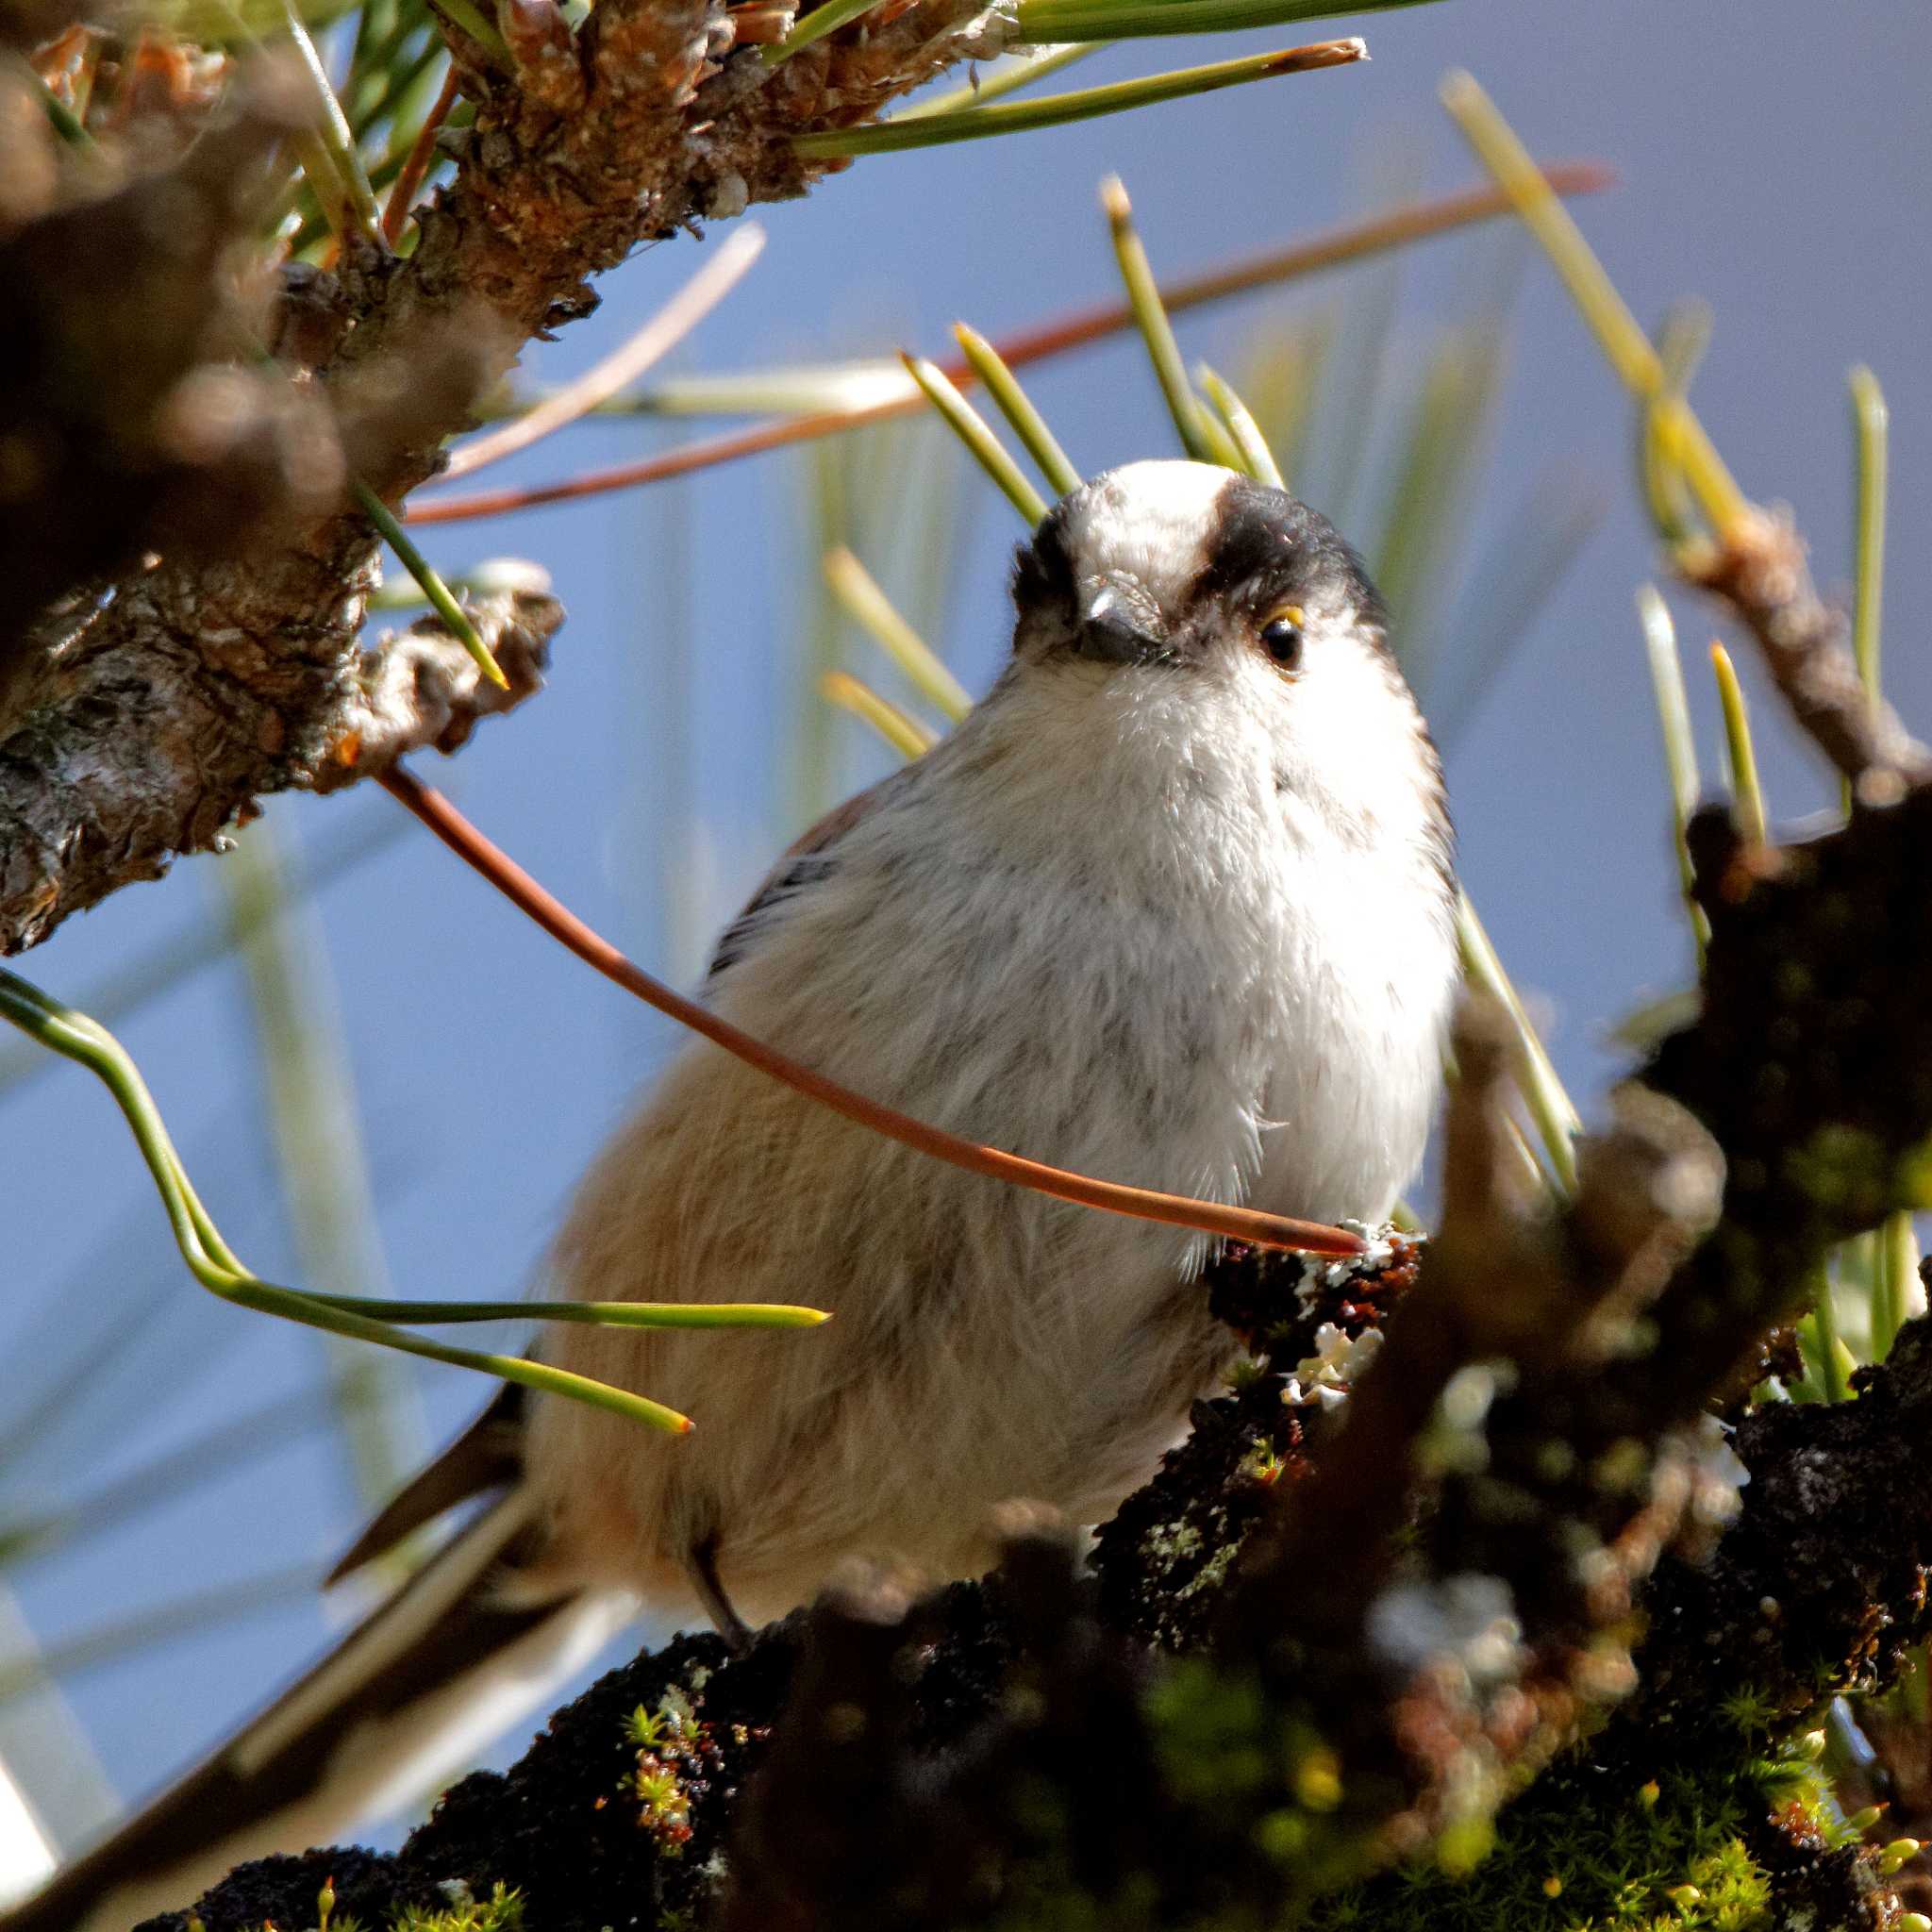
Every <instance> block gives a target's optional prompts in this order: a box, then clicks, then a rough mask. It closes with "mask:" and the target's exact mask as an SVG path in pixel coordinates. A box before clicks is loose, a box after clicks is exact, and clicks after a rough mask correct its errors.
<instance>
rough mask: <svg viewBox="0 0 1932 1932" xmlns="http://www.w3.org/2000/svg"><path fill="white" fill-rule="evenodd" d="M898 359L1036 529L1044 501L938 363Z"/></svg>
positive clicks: (917, 359)
mask: <svg viewBox="0 0 1932 1932" xmlns="http://www.w3.org/2000/svg"><path fill="white" fill-rule="evenodd" d="M900 359H901V360H902V361H903V362H904V363H905V364H906V367H907V370H908V372H909V373H910V375H911V377H912V379H913V381H914V382H916V383H917V384H918V385H919V386H920V388H921V389H923V390H924V391H925V397H926V400H927V401H928V402H929V403H931V405H932V406H933V408H936V409H937V410H938V411H939V412H940V414H941V416H943V417H944V418H945V420H946V426H947V427H948V428H949V429H951V430H952V432H953V434H954V435H955V436H957V437H958V439H959V441H961V442H963V443H964V444H965V445H966V448H967V451H968V453H969V454H970V455H971V456H972V458H973V459H974V462H976V463H977V464H978V465H979V467H980V468H981V469H982V470H984V471H985V472H986V474H987V475H989V476H991V478H992V480H993V482H994V483H995V484H997V485H998V486H999V490H1000V493H1001V494H1002V495H1003V496H1004V497H1005V498H1006V499H1007V501H1008V503H1010V504H1011V505H1012V506H1013V508H1015V509H1016V510H1018V511H1019V512H1020V514H1021V516H1022V517H1023V518H1024V520H1025V524H1026V527H1027V528H1028V529H1029V530H1037V529H1038V528H1039V527H1040V522H1041V518H1042V517H1044V516H1045V515H1046V510H1047V505H1046V500H1045V498H1043V497H1042V496H1041V493H1040V491H1037V490H1036V489H1034V487H1033V486H1032V484H1030V483H1029V482H1027V480H1026V478H1025V476H1024V475H1023V474H1022V473H1021V469H1020V466H1019V464H1018V463H1016V462H1015V461H1014V460H1013V458H1012V457H1011V456H1010V455H1009V454H1008V451H1007V448H1006V445H1005V444H1004V443H1002V442H1001V441H1000V440H999V438H998V437H997V436H995V435H994V434H993V433H992V431H991V429H990V428H988V427H987V425H986V420H985V418H984V417H982V416H981V415H980V413H979V411H978V410H977V409H975V408H974V407H973V405H972V404H971V403H969V402H968V401H967V400H966V398H965V397H964V396H962V395H961V394H960V393H959V391H958V389H957V388H955V387H954V384H953V381H952V379H951V377H949V376H948V375H946V372H945V371H944V370H943V369H941V367H940V366H939V365H938V363H936V362H928V361H927V360H926V359H925V358H924V356H902V357H901V358H900Z"/></svg>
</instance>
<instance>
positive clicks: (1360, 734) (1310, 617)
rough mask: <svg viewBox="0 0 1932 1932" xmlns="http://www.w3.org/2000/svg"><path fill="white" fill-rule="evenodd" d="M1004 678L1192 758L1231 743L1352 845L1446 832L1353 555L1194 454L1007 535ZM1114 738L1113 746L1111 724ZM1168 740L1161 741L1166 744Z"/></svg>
mask: <svg viewBox="0 0 1932 1932" xmlns="http://www.w3.org/2000/svg"><path fill="white" fill-rule="evenodd" d="M1013 598H1014V602H1015V604H1016V605H1017V607H1018V622H1017V624H1016V626H1015V629H1014V638H1013V650H1014V658H1013V664H1012V668H1011V674H1010V677H1011V680H1017V685H1018V688H1020V689H1026V688H1032V689H1034V690H1035V691H1037V694H1038V695H1039V696H1040V697H1041V698H1042V699H1044V698H1046V697H1047V695H1048V693H1049V692H1054V691H1057V692H1058V697H1057V698H1056V699H1053V700H1052V701H1051V707H1052V708H1053V709H1054V710H1056V711H1058V712H1061V713H1062V714H1063V713H1064V707H1065V705H1066V702H1067V698H1068V696H1069V695H1070V694H1071V692H1083V693H1086V694H1088V696H1087V697H1086V698H1085V699H1083V700H1081V701H1079V702H1078V703H1077V704H1076V708H1077V709H1082V710H1084V709H1086V708H1088V705H1089V704H1090V703H1091V702H1092V701H1095V700H1097V701H1098V702H1099V703H1100V704H1101V706H1102V707H1103V709H1104V711H1105V713H1106V714H1107V715H1108V717H1109V718H1111V719H1113V720H1114V721H1115V724H1116V727H1117V728H1116V730H1115V737H1116V738H1117V739H1120V741H1122V742H1130V741H1131V742H1134V743H1139V744H1142V745H1143V746H1146V747H1147V748H1149V749H1151V750H1152V751H1153V752H1154V754H1155V756H1156V757H1157V758H1159V757H1166V758H1169V759H1170V761H1180V762H1187V761H1190V760H1191V759H1193V758H1196V757H1197V756H1199V755H1200V753H1201V748H1202V747H1203V746H1205V745H1208V744H1210V743H1211V744H1215V745H1218V746H1223V747H1227V748H1228V752H1229V753H1231V752H1232V748H1233V747H1234V746H1235V744H1236V743H1237V741H1238V742H1239V743H1240V744H1241V745H1245V746H1247V747H1249V748H1251V751H1252V754H1253V755H1254V756H1255V757H1257V758H1264V759H1265V760H1266V762H1267V765H1268V767H1269V769H1270V770H1271V771H1272V774H1273V780H1274V789H1275V791H1277V792H1278V793H1279V794H1281V795H1282V796H1283V797H1284V799H1285V800H1287V801H1288V802H1289V806H1290V808H1291V809H1293V808H1294V801H1297V800H1299V801H1301V803H1302V805H1303V806H1304V807H1306V808H1307V809H1310V810H1314V811H1318V812H1319V813H1320V814H1321V815H1322V816H1323V817H1324V818H1325V819H1327V820H1328V821H1330V822H1331V823H1333V824H1338V825H1340V826H1341V827H1342V828H1343V830H1344V831H1345V833H1346V835H1347V836H1349V837H1351V838H1356V837H1362V838H1368V837H1374V836H1378V834H1377V832H1376V827H1378V826H1381V825H1386V824H1388V823H1389V822H1390V821H1391V817H1392V819H1393V820H1394V821H1395V822H1397V823H1400V824H1405V825H1410V824H1412V825H1414V826H1417V827H1419V828H1421V836H1424V838H1425V839H1426V840H1427V841H1428V842H1430V843H1431V844H1432V845H1433V844H1436V843H1439V842H1440V841H1441V836H1442V831H1441V827H1442V824H1443V820H1442V811H1443V807H1442V798H1441V766H1440V764H1439V763H1438V761H1437V758H1436V754H1435V749H1434V747H1433V745H1431V743H1430V742H1429V739H1428V734H1427V732H1426V730H1425V729H1424V725H1423V723H1422V719H1421V717H1420V714H1419V713H1418V712H1417V710H1416V707H1415V700H1414V698H1413V697H1412V696H1411V694H1410V692H1409V690H1408V686H1407V683H1406V682H1405V680H1404V678H1403V675H1402V673H1401V671H1400V669H1399V668H1398V666H1397V664H1396V661H1395V658H1394V656H1393V654H1392V652H1391V650H1390V648H1389V643H1388V637H1387V629H1386V614H1385V612H1384V609H1383V606H1382V601H1381V599H1380V598H1379V597H1378V596H1377V595H1376V593H1375V588H1374V585H1373V584H1372V583H1371V582H1370V581H1369V578H1368V575H1367V573H1366V572H1365V571H1364V570H1363V568H1362V563H1361V559H1360V558H1358V557H1357V555H1356V554H1355V552H1354V551H1353V550H1352V549H1351V548H1350V547H1349V545H1348V544H1347V543H1346V542H1345V541H1343V540H1342V538H1341V536H1340V535H1339V534H1338V533H1337V531H1336V529H1335V527H1334V525H1331V524H1330V523H1329V522H1328V521H1327V519H1326V518H1325V517H1323V516H1321V515H1320V514H1318V513H1317V512H1316V511H1314V510H1311V509H1309V508H1307V505H1306V504H1303V503H1300V502H1298V501H1296V499H1295V498H1294V497H1292V496H1290V495H1289V494H1288V493H1287V492H1286V491H1280V490H1273V489H1269V488H1267V487H1265V486H1264V485H1261V484H1257V483H1254V482H1251V481H1249V480H1248V479H1247V478H1246V477H1244V476H1239V475H1234V474H1233V473H1232V472H1230V471H1228V470H1224V469H1220V468H1217V467H1215V466H1213V465H1210V464H1206V463H1191V462H1176V461H1149V462H1137V463H1127V464H1124V465H1123V466H1122V467H1121V468H1119V469H1115V470H1108V471H1107V472H1105V473H1104V474H1103V475H1098V476H1095V477H1094V478H1093V479H1092V480H1091V482H1088V483H1085V484H1083V485H1082V486H1081V487H1080V488H1079V489H1078V490H1076V491H1074V492H1073V493H1072V494H1071V495H1069V496H1067V497H1064V498H1063V499H1062V500H1061V501H1060V502H1059V503H1058V504H1057V505H1056V506H1055V507H1054V508H1053V509H1052V510H1050V511H1049V512H1048V514H1047V515H1046V517H1045V518H1044V519H1043V520H1042V521H1041V525H1040V527H1039V529H1038V530H1037V531H1036V532H1035V533H1034V536H1033V540H1032V541H1031V542H1030V543H1026V544H1023V545H1022V546H1021V549H1020V552H1019V557H1018V560H1017V563H1016V566H1015V569H1014V573H1013ZM1123 730H1124V731H1125V732H1126V733H1127V734H1128V736H1127V737H1126V738H1121V732H1122V731H1123ZM1163 746H1164V747H1165V749H1164V750H1163ZM1224 756H1225V755H1224Z"/></svg>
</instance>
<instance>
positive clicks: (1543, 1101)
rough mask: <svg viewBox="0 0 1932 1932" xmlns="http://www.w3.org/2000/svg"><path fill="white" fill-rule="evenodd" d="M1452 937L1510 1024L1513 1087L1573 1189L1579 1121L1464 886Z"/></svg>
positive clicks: (1466, 970)
mask: <svg viewBox="0 0 1932 1932" xmlns="http://www.w3.org/2000/svg"><path fill="white" fill-rule="evenodd" d="M1456 943H1457V950H1458V951H1459V952H1460V953H1461V956H1462V974H1463V977H1464V978H1465V979H1466V980H1467V981H1468V982H1469V984H1470V985H1471V986H1472V987H1474V989H1475V990H1476V991H1478V992H1484V993H1488V994H1489V995H1490V996H1491V998H1492V999H1495V1000H1498V1001H1500V1002H1501V1004H1502V1006H1503V1008H1504V1010H1505V1011H1506V1012H1507V1014H1508V1015H1509V1019H1510V1023H1511V1024H1512V1025H1513V1026H1514V1027H1515V1029H1516V1085H1517V1089H1518V1091H1520V1092H1521V1093H1522V1095H1523V1100H1524V1106H1525V1107H1527V1108H1529V1116H1530V1119H1531V1120H1532V1121H1533V1122H1535V1124H1536V1130H1537V1136H1538V1138H1539V1139H1540V1140H1541V1141H1542V1143H1543V1152H1544V1154H1545V1155H1546V1156H1547V1157H1548V1158H1549V1162H1550V1166H1551V1169H1552V1171H1553V1172H1554V1173H1555V1174H1556V1177H1557V1190H1558V1191H1559V1192H1560V1193H1562V1194H1563V1195H1566V1196H1567V1195H1570V1194H1574V1192H1575V1191H1576V1139H1577V1136H1578V1135H1579V1134H1581V1133H1582V1132H1583V1121H1582V1119H1581V1117H1580V1116H1579V1115H1578V1113H1577V1111H1576V1108H1575V1107H1574V1105H1573V1103H1572V1102H1571V1099H1570V1096H1569V1094H1568V1093H1567V1092H1566V1091H1564V1088H1563V1083H1562V1081H1560V1080H1559V1079H1558V1078H1557V1069H1556V1067H1555V1065H1554V1064H1553V1063H1552V1061H1551V1059H1550V1056H1549V1053H1548V1052H1547V1050H1546V1049H1545V1048H1544V1046H1543V1043H1542V1041H1541V1039H1540V1038H1539V1037H1538V1035H1537V1030H1536V1028H1535V1027H1534V1026H1533V1025H1531V1024H1530V1020H1529V1015H1528V1013H1527V1012H1526V1011H1525V1010H1524V1005H1523V1001H1522V999H1521V998H1520V997H1519V996H1518V994H1517V991H1516V989H1515V987H1514V986H1513V985H1511V984H1510V980H1509V975H1508V974H1507V973H1506V972H1505V971H1504V970H1503V961H1502V959H1501V958H1499V957H1498V955H1497V952H1496V949H1495V947H1494V945H1493V944H1492V943H1491V940H1490V936H1489V934H1488V933H1487V932H1485V931H1484V930H1483V923H1482V921H1481V920H1480V919H1478V918H1477V917H1476V915H1475V908H1474V906H1472V905H1471V904H1470V902H1469V894H1468V893H1466V892H1458V893H1457V897H1456Z"/></svg>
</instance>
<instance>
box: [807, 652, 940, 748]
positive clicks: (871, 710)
mask: <svg viewBox="0 0 1932 1932" xmlns="http://www.w3.org/2000/svg"><path fill="white" fill-rule="evenodd" d="M819 695H820V696H821V697H823V698H824V699H826V700H827V701H828V702H830V703H832V704H835V705H837V706H838V707H839V708H840V709H841V711H850V712H851V713H852V715H853V716H854V717H855V718H858V719H859V720H861V721H862V722H863V723H865V724H870V725H871V726H872V728H873V729H874V731H876V732H877V733H878V735H879V736H880V737H881V738H883V739H884V740H885V741H886V742H887V743H888V744H890V745H891V747H892V749H893V750H894V751H896V752H897V753H898V754H899V755H900V757H902V758H918V757H919V756H920V754H921V753H922V752H927V751H930V750H931V749H932V747H933V746H934V744H935V743H937V742H938V740H937V739H936V738H935V737H934V735H933V733H932V732H930V731H928V730H927V729H926V728H925V726H924V724H921V723H920V722H919V720H918V719H916V718H914V717H912V716H910V715H909V714H908V713H907V712H905V711H902V710H901V709H900V708H899V707H898V706H897V705H895V704H893V703H892V701H891V699H890V698H882V697H880V695H879V694H878V692H877V691H874V690H873V688H872V687H871V685H869V684H862V683H860V682H859V680H858V678H856V677H854V676H853V675H852V674H851V673H850V672H849V671H828V672H826V673H825V675H824V676H823V677H822V678H820V679H819Z"/></svg>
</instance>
